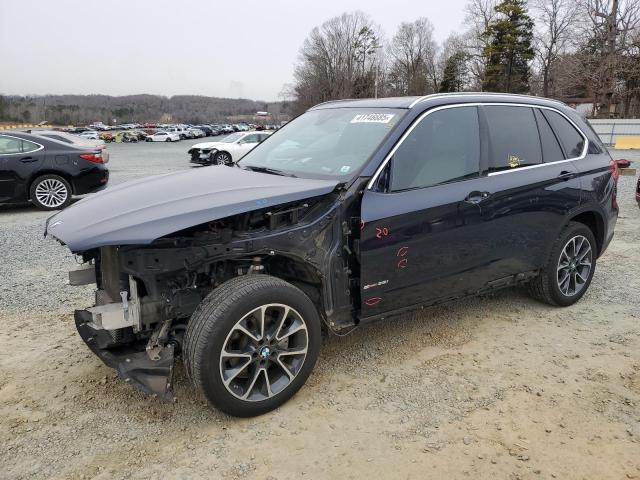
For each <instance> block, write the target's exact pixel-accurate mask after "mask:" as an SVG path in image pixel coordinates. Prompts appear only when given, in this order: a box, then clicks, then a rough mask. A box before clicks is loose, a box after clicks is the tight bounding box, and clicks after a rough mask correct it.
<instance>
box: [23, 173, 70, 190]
mask: <svg viewBox="0 0 640 480" xmlns="http://www.w3.org/2000/svg"><path fill="white" fill-rule="evenodd" d="M45 175H57V176H58V177H62V178H64V179H65V180H66V181H67V182H68V183H69V185H70V186H71V194H72V195H75V193H76V187H75V185H74V183H73V177H72V176H71V175H69V174H68V173H66V172H62V171H60V170H55V169H53V168H44V169H42V170H38V171H37V172H35V173H34V174H32V175H31V177H29V181H28V182H27V195H28V196H30V192H31V186H32V185H33V183H34V182H35V181H36V180H37V179H38V178H40V177H43V176H45Z"/></svg>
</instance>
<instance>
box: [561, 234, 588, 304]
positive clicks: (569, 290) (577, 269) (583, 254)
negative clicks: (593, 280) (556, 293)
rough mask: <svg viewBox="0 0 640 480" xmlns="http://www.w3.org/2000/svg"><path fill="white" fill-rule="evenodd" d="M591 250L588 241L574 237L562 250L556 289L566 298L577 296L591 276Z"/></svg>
mask: <svg viewBox="0 0 640 480" xmlns="http://www.w3.org/2000/svg"><path fill="white" fill-rule="evenodd" d="M592 261H593V249H592V248H591V243H589V240H588V239H587V238H586V237H584V236H582V235H576V236H575V237H573V238H571V239H570V240H569V241H568V242H567V243H566V244H565V246H564V248H563V249H562V253H561V254H560V259H559V260H558V275H557V280H558V287H559V288H560V292H562V294H563V295H565V296H567V297H572V296H574V295H576V294H578V293H579V292H580V291H582V289H583V288H584V287H585V285H586V283H587V281H588V280H589V275H590V274H591V268H592Z"/></svg>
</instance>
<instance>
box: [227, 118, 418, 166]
mask: <svg viewBox="0 0 640 480" xmlns="http://www.w3.org/2000/svg"><path fill="white" fill-rule="evenodd" d="M405 112H406V110H400V109H390V108H331V109H321V110H312V111H309V112H307V113H305V114H303V115H301V116H299V117H298V118H296V119H295V120H293V121H292V122H290V123H288V124H287V126H286V128H284V129H282V130H280V131H278V132H276V133H274V134H273V135H271V136H270V137H269V138H268V139H267V140H265V141H264V142H263V143H262V144H260V145H259V146H258V147H256V148H255V149H254V150H252V151H251V152H249V153H248V154H247V155H246V156H245V157H244V158H243V159H242V160H241V161H240V162H239V165H240V166H241V167H244V168H252V167H257V168H266V169H272V170H280V171H283V172H285V173H290V174H293V175H295V176H300V177H312V178H313V177H317V178H334V177H345V178H348V177H351V176H352V175H353V173H354V172H356V171H357V170H358V169H359V168H360V167H361V166H362V165H363V164H364V163H365V162H366V160H367V159H368V158H369V156H370V155H371V154H372V153H373V152H374V150H375V149H376V148H377V147H378V145H379V144H380V143H381V142H382V140H383V139H384V137H385V136H386V135H387V134H388V133H389V132H390V131H391V130H392V129H393V127H394V126H395V125H396V124H397V123H398V121H399V120H400V119H401V118H402V116H403V115H404V114H405Z"/></svg>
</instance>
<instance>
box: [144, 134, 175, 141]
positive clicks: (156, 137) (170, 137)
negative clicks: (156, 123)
mask: <svg viewBox="0 0 640 480" xmlns="http://www.w3.org/2000/svg"><path fill="white" fill-rule="evenodd" d="M145 141H146V142H178V141H180V135H179V134H177V133H173V132H156V133H154V134H153V135H147V138H146V139H145Z"/></svg>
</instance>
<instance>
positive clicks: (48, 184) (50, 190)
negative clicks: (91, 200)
mask: <svg viewBox="0 0 640 480" xmlns="http://www.w3.org/2000/svg"><path fill="white" fill-rule="evenodd" d="M35 196H36V198H37V200H38V201H39V202H40V203H41V204H42V205H44V206H45V207H48V208H57V207H59V206H61V205H64V203H65V202H66V201H67V197H68V196H69V192H68V191H67V187H66V186H65V184H64V183H62V182H61V181H60V180H56V179H54V178H47V179H45V180H42V181H41V182H40V183H39V184H38V185H37V186H36V189H35Z"/></svg>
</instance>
